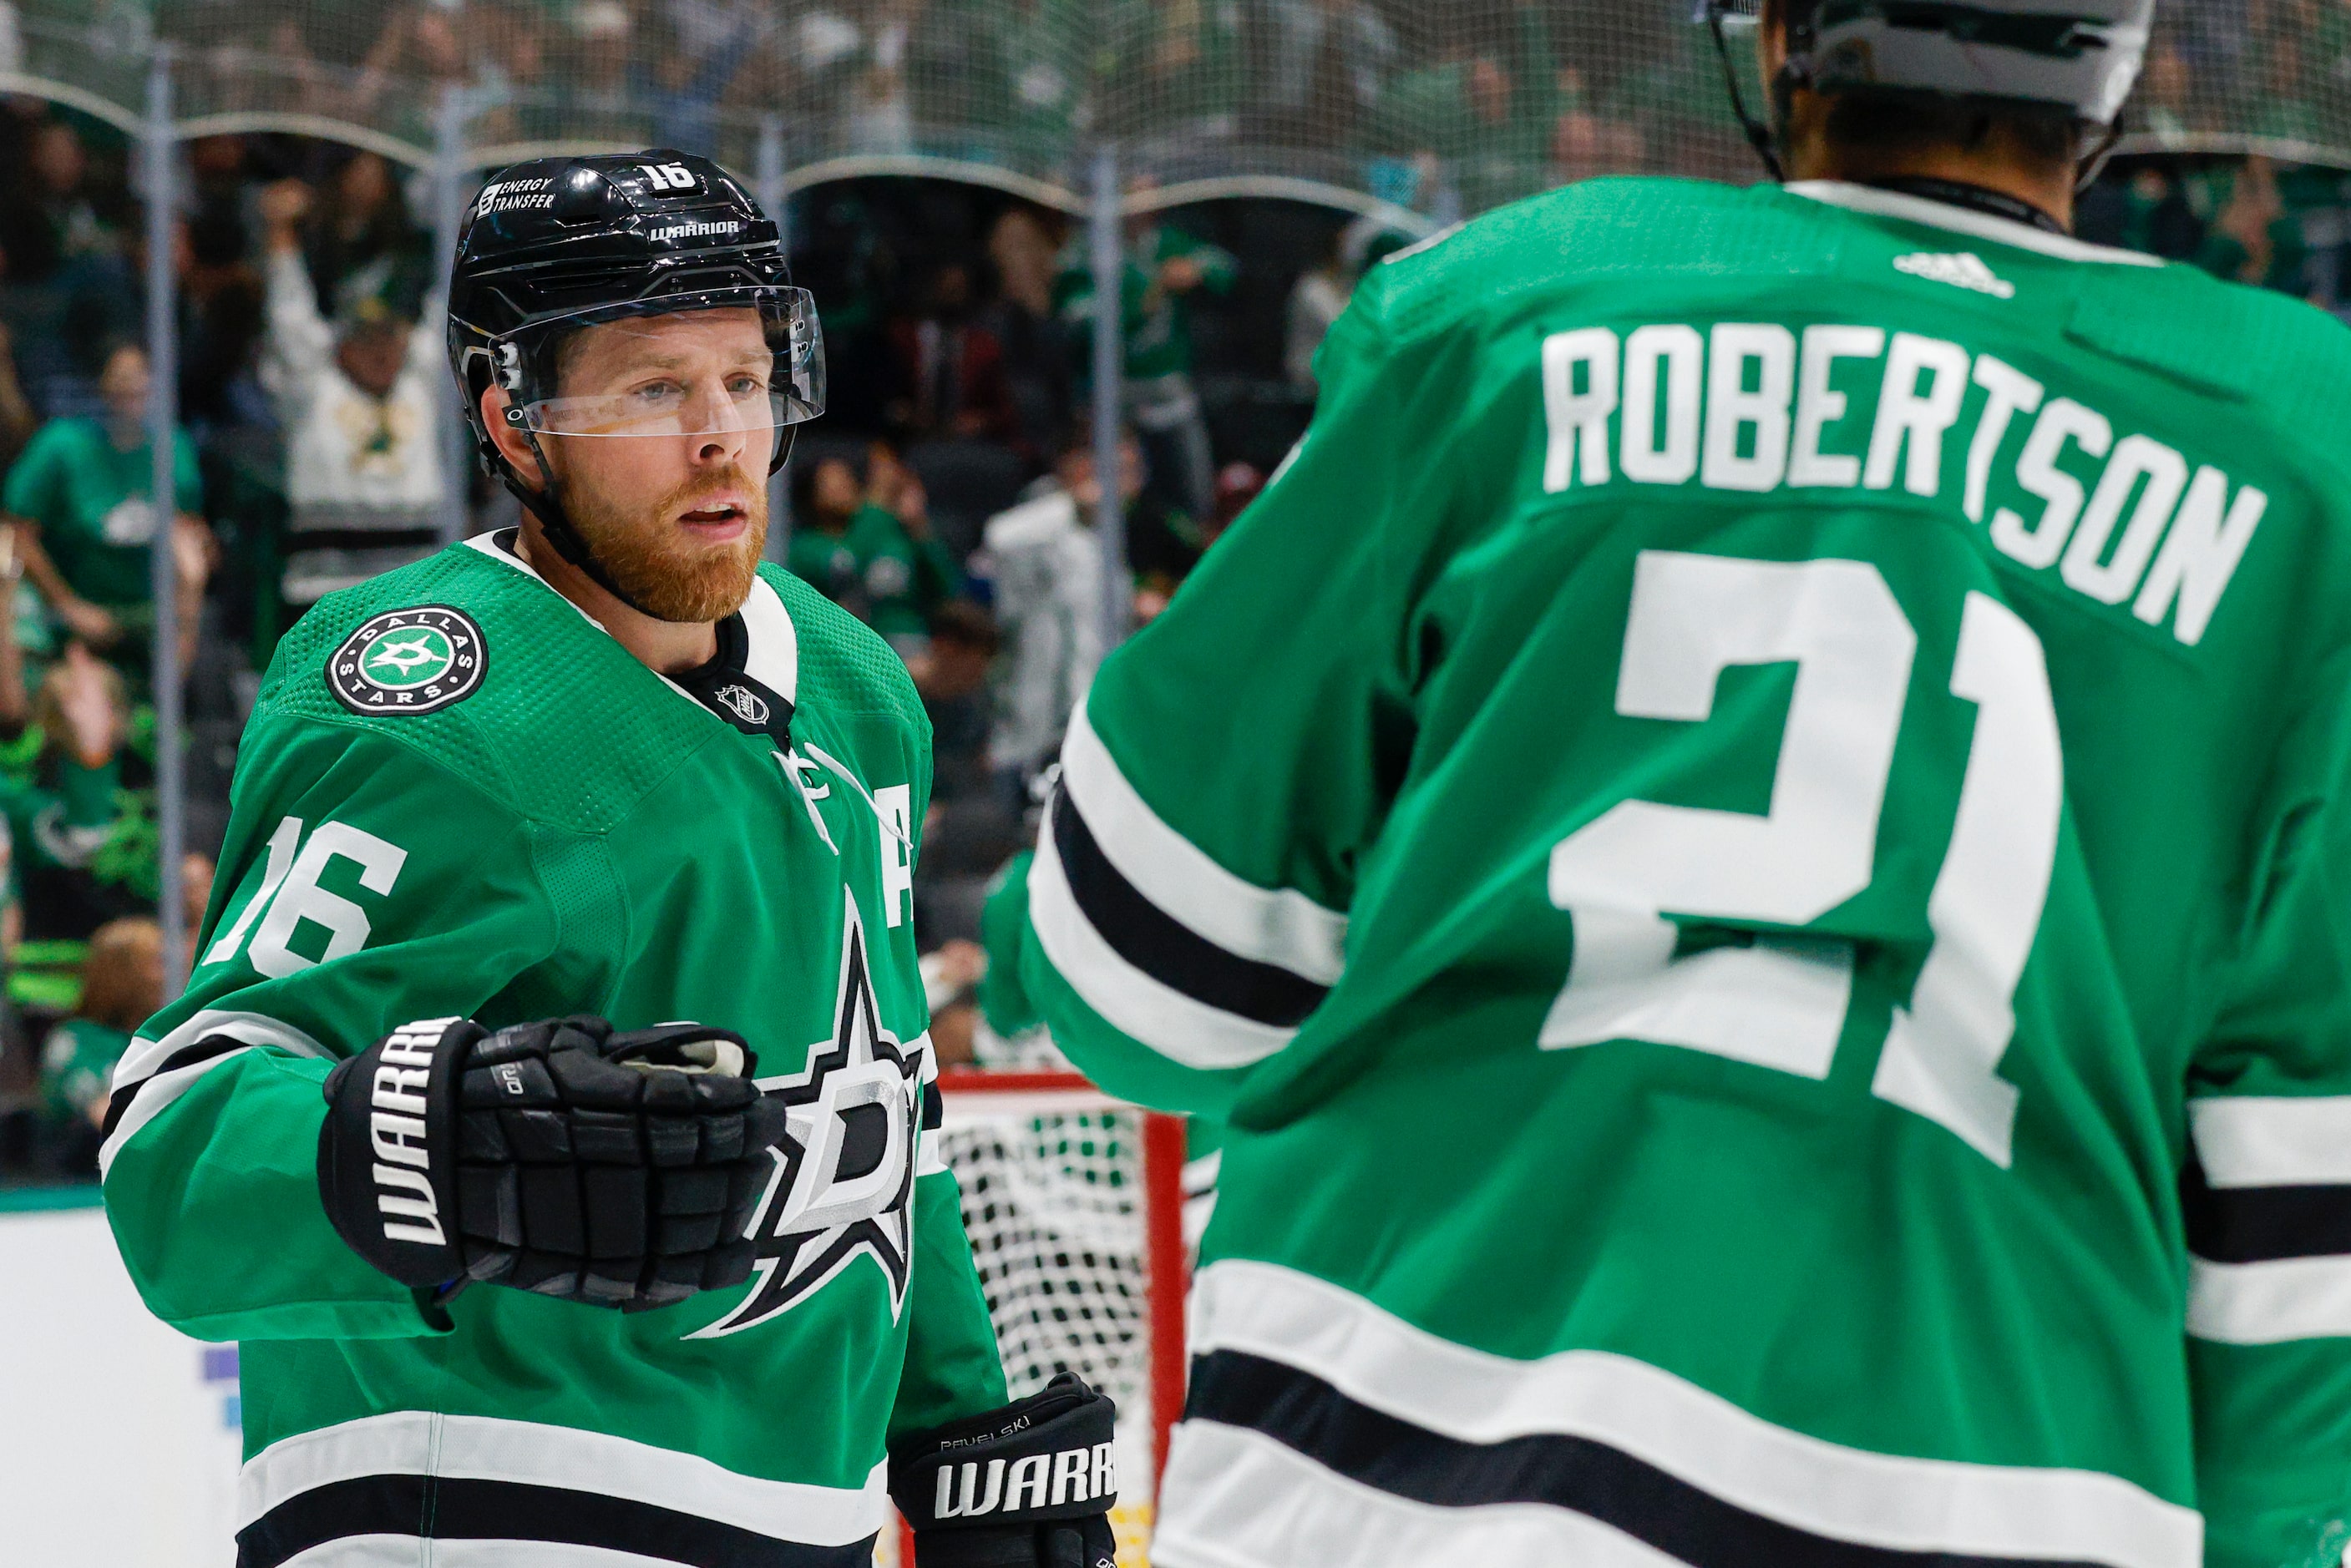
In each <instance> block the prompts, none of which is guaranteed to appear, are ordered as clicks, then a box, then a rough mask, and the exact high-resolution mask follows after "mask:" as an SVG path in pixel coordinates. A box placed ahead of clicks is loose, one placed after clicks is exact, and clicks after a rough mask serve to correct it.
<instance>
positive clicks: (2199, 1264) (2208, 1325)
mask: <svg viewBox="0 0 2351 1568" xmlns="http://www.w3.org/2000/svg"><path fill="white" fill-rule="evenodd" d="M2188 1332H2189V1334H2193V1335H2195V1336H2196V1337H2197V1338H2198V1339H2202V1340H2210V1341H2211V1342H2212V1343H2213V1344H2216V1345H2283V1344H2284V1343H2285V1342H2286V1341H2288V1340H2294V1339H2351V1257H2331V1258H2275V1259H2270V1260H2266V1261H2264V1262H2258V1263H2215V1262H2210V1261H2208V1260H2206V1259H2203V1258H2190V1259H2189V1260H2188Z"/></svg>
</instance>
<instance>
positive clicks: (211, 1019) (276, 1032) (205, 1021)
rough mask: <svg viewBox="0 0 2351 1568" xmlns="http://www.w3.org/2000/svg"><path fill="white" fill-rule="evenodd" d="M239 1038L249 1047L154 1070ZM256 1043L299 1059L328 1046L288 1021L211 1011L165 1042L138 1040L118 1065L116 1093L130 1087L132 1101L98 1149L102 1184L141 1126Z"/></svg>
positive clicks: (200, 1014) (322, 1053)
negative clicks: (217, 1041)
mask: <svg viewBox="0 0 2351 1568" xmlns="http://www.w3.org/2000/svg"><path fill="white" fill-rule="evenodd" d="M216 1036H217V1037H225V1038H227V1039H231V1040H241V1041H243V1042H244V1043H245V1044H242V1045H239V1046H237V1047H236V1048H235V1050H232V1051H224V1052H223V1053H221V1054H219V1055H217V1056H208V1057H206V1058H205V1059H204V1060H203V1061H201V1062H191V1063H189V1064H187V1065H186V1066H184V1067H174V1068H172V1070H171V1071H170V1072H168V1073H158V1072H156V1070H155V1069H156V1068H158V1067H160V1066H162V1064H164V1063H166V1062H168V1061H170V1060H171V1059H172V1056H173V1055H174V1054H177V1053H179V1052H181V1051H183V1050H185V1049H186V1048H187V1047H189V1046H191V1045H193V1044H197V1043H198V1042H199V1041H202V1040H206V1039H210V1038H214V1037H216ZM256 1045H267V1046H273V1047H275V1048H277V1050H280V1051H285V1052H289V1053H291V1054H294V1055H297V1056H326V1055H329V1052H328V1050H327V1048H326V1047H325V1046H323V1045H321V1044H319V1043H318V1042H317V1041H316V1040H313V1039H311V1038H310V1036H308V1034H306V1033H303V1032H302V1031H301V1030H299V1029H297V1028H295V1027H294V1026H293V1025H292V1024H290V1023H281V1022H279V1021H278V1020H277V1019H275V1018H271V1017H268V1016H266V1015H265V1014H262V1013H258V1012H231V1011H226V1010H221V1009H213V1008H207V1009H205V1010H204V1012H198V1013H195V1014H194V1015H193V1016H192V1017H190V1018H189V1019H188V1021H187V1022H186V1023H183V1024H181V1025H180V1026H179V1027H178V1028H177V1029H174V1030H172V1032H171V1033H169V1034H166V1035H164V1036H163V1037H162V1039H161V1040H139V1039H134V1040H132V1041H131V1048H130V1049H129V1050H127V1051H125V1052H124V1053H123V1054H122V1060H121V1061H120V1062H117V1063H116V1064H114V1076H113V1080H112V1083H113V1086H114V1090H115V1092H116V1093H117V1094H120V1093H122V1092H123V1090H124V1089H126V1088H128V1089H129V1090H130V1091H131V1096H132V1097H131V1105H130V1106H129V1108H128V1109H126V1110H125V1111H124V1112H123V1113H122V1115H121V1116H120V1117H118V1118H117V1119H116V1121H115V1124H114V1130H113V1131H112V1132H111V1133H110V1134H108V1135H107V1138H106V1142H105V1143H104V1144H103V1145H101V1146H100V1147H99V1151H98V1174H99V1179H100V1180H103V1179H105V1178H106V1173H107V1172H108V1171H110V1170H111V1169H113V1168H114V1157H115V1156H116V1155H118V1154H120V1153H121V1152H122V1147H123V1145H125V1144H127V1143H129V1142H130V1141H131V1137H132V1136H133V1135H135V1134H136V1133H137V1132H138V1131H139V1129H140V1128H141V1127H145V1126H146V1125H147V1124H148V1123H149V1122H152V1121H153V1120H154V1119H155V1118H156V1117H157V1116H161V1115H162V1114H163V1112H164V1111H165V1110H167V1109H169V1108H170V1107H171V1106H172V1102H174V1101H175V1100H177V1099H178V1098H179V1097H180V1096H182V1095H184V1094H186V1093H187V1092H188V1090H189V1089H190V1088H191V1087H192V1086H193V1085H194V1084H195V1082H196V1080H197V1079H199V1078H201V1077H203V1076H204V1075H205V1074H206V1073H209V1072H211V1071H212V1070H213V1069H214V1068H215V1067H217V1066H219V1065H220V1064H222V1063H224V1062H226V1061H228V1060H229V1059H230V1058H231V1057H234V1056H239V1055H242V1054H245V1052H246V1051H247V1050H249V1049H251V1048H252V1047H254V1046H256Z"/></svg>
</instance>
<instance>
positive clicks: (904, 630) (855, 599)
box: [785, 441, 963, 652]
mask: <svg viewBox="0 0 2351 1568" xmlns="http://www.w3.org/2000/svg"><path fill="white" fill-rule="evenodd" d="M866 470H867V472H866V479H865V482H864V483H863V484H862V486H861V485H860V483H858V476H857V470H856V469H855V468H854V467H853V466H852V465H851V463H850V462H849V461H848V460H847V459H845V458H839V457H828V458H823V459H820V460H819V461H818V462H812V463H810V464H808V465H807V466H805V467H801V468H795V469H794V470H793V471H792V542H791V548H790V551H789V554H788V556H787V557H786V559H785V565H786V566H789V567H790V568H791V570H792V572H793V573H794V574H795V575H797V576H800V577H802V578H805V579H806V580H807V581H808V582H809V583H810V585H811V586H812V587H815V588H816V589H817V590H818V591H819V592H820V593H822V594H823V595H824V596H825V597H827V598H830V599H831V600H833V601H834V602H835V603H836V604H839V605H841V607H843V608H845V609H847V610H848V611H849V612H850V613H851V614H852V615H854V616H856V617H857V618H859V619H861V620H862V621H864V622H865V623H866V624H867V625H868V626H871V627H872V628H873V629H874V630H876V631H878V632H880V633H881V634H882V635H883V637H886V638H888V639H890V640H891V642H892V644H893V646H895V647H897V648H898V649H899V650H900V651H901V652H906V651H910V650H914V649H920V648H921V647H922V646H923V645H924V644H925V642H926V641H927V640H928V638H929V635H930V618H931V613H932V612H933V611H934V610H935V609H937V608H938V607H939V606H941V605H943V604H945V603H946V601H947V600H949V599H951V598H953V597H956V595H957V594H959V593H961V592H962V591H963V574H962V572H961V571H959V570H958V569H957V568H956V562H955V557H954V556H951V555H949V554H948V552H947V549H946V546H945V545H942V544H940V543H939V541H938V539H937V538H936V537H935V535H933V534H932V532H931V520H930V502H929V498H928V496H926V495H925V493H924V491H923V484H922V481H920V480H918V479H916V478H915V477H914V474H913V473H912V472H909V471H908V470H907V469H906V468H905V466H904V464H902V463H900V462H899V461H898V459H897V457H896V455H895V454H894V453H893V452H891V451H890V449H889V448H888V447H886V446H884V445H883V444H881V443H880V442H878V441H877V442H875V443H874V445H873V448H872V452H871V453H870V454H869V455H868V457H867V460H866Z"/></svg>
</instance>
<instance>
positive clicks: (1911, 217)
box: [1785, 180, 2164, 267]
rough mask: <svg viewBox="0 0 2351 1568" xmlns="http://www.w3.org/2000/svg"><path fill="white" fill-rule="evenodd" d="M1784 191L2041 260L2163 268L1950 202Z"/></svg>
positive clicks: (1873, 192)
mask: <svg viewBox="0 0 2351 1568" xmlns="http://www.w3.org/2000/svg"><path fill="white" fill-rule="evenodd" d="M1785 189H1786V190H1787V192H1788V194H1790V195H1791V196H1802V197H1804V198H1805V199H1807V200H1808V201H1813V202H1821V203H1822V204H1823V205H1824V206H1830V207H1843V208H1844V209H1845V210H1846V211H1847V212H1852V213H1870V214H1871V215H1873V216H1876V217H1882V218H1900V219H1902V220H1904V221H1905V222H1907V223H1924V224H1926V225H1927V226H1928V227H1929V228H1935V229H1949V231H1950V232H1951V233H1953V234H1968V235H1970V236H1972V237H1974V238H1976V239H1980V240H1990V241H1991V242H1992V243H1993V244H2002V245H2009V246H2012V247H2013V248H2015V249H2017V250H2021V251H2037V252H2039V253H2040V254H2043V255H2045V256H2055V257H2056V258H2057V259H2058V260H2059V261H2070V262H2093V263H2096V264H2098V265H2105V266H2143V267H2159V266H2162V265H2164V260H2163V258H2162V257H2161V256H2151V255H2147V254H2142V253H2140V252H2138V251H2119V250H2116V249H2114V248H2113V247H2111V246H2108V245H2094V244H2088V243H2087V242H2085V241H2083V240H2077V239H2074V238H2073V237H2072V236H2070V235H2067V234H2043V232H2042V231H2040V230H2039V229H2036V228H2034V227H2032V225H2031V224H2029V223H2018V222H2016V221H2015V220H2014V219H2012V218H2001V217H1996V216H1994V215H1993V214H1991V213H1976V212H1970V211H1969V210H1968V209H1967V208H1965V207H1954V206H1953V205H1951V204H1950V203H1949V202H1938V201H1934V200H1932V199H1931V198H1929V197H1926V196H1913V195H1909V194H1907V193H1906V192H1900V191H1881V190H1879V189H1878V188H1876V186H1874V185H1855V184H1851V183H1848V182H1844V181H1842V180H1798V181H1795V182H1792V183H1791V184H1789V185H1788V186H1787V187H1785Z"/></svg>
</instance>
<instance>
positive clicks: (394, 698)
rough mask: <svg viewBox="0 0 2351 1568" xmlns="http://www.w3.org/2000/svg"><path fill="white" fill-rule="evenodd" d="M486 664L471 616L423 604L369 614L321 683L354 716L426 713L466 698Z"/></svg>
mask: <svg viewBox="0 0 2351 1568" xmlns="http://www.w3.org/2000/svg"><path fill="white" fill-rule="evenodd" d="M487 664H488V650H487V649H486V647H485V646H484V644H483V641H482V628H480V627H479V626H477V625H475V622H474V618H473V617H471V616H469V615H467V614H465V612H464V611H463V610H456V609H451V608H450V607H448V606H446V605H423V606H420V607H417V608H415V609H402V610H388V611H386V612H385V613H384V614H382V615H380V616H375V617H372V618H370V619H369V620H368V621H367V622H366V623H365V624H363V625H362V626H360V628H359V629H358V630H357V631H355V632H353V633H351V635H350V637H348V638H346V639H343V644H342V646H341V647H340V648H338V649H335V651H334V655H333V657H331V658H329V659H328V660H327V685H328V686H329V689H331V690H332V691H333V692H334V693H335V696H336V699H337V700H338V701H340V702H341V703H342V705H343V706H344V707H346V708H349V709H350V711H352V712H354V713H430V712H433V711H435V710H436V709H441V708H446V707H447V706H449V704H451V703H452V702H456V701H463V700H464V699H465V698H467V697H470V696H472V695H473V694H474V692H475V691H476V690H478V689H479V688H480V686H481V684H482V672H483V670H485V669H486V667H487Z"/></svg>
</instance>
